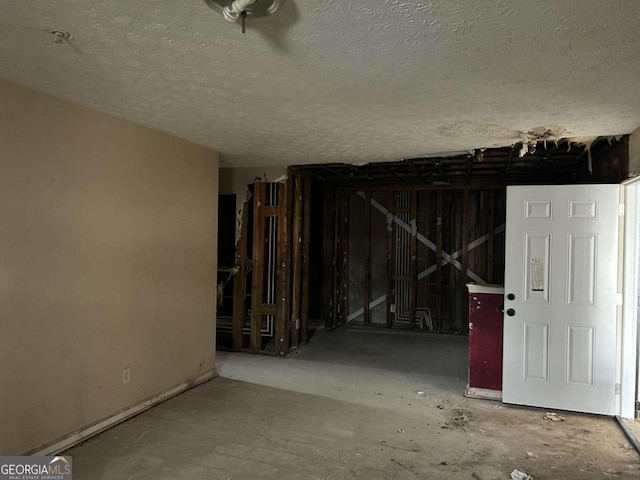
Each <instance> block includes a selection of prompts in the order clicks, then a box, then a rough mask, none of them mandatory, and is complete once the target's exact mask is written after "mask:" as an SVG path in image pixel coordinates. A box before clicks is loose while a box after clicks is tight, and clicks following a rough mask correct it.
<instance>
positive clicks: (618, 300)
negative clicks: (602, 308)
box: [616, 293, 624, 307]
mask: <svg viewBox="0 0 640 480" xmlns="http://www.w3.org/2000/svg"><path fill="white" fill-rule="evenodd" d="M623 303H624V295H622V294H621V293H616V305H617V306H618V307H620V306H621V305H622V304H623Z"/></svg>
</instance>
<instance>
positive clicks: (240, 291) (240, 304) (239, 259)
mask: <svg viewBox="0 0 640 480" xmlns="http://www.w3.org/2000/svg"><path fill="white" fill-rule="evenodd" d="M249 201H250V199H245V201H244V205H243V207H242V225H241V227H240V236H239V237H238V242H237V244H236V267H237V269H238V271H237V272H236V274H235V276H234V277H233V326H232V330H233V331H232V340H231V342H232V349H233V350H240V349H241V348H242V340H243V336H244V335H243V330H244V323H245V319H246V316H247V311H246V306H245V296H246V283H247V276H246V273H247V262H246V259H247V228H248V223H249V222H248V220H249Z"/></svg>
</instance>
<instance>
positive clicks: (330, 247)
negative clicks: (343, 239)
mask: <svg viewBox="0 0 640 480" xmlns="http://www.w3.org/2000/svg"><path fill="white" fill-rule="evenodd" d="M335 195H336V193H335V190H334V189H332V188H328V189H326V190H325V194H324V205H323V213H322V217H323V222H322V224H323V226H324V228H323V237H322V318H323V320H324V322H325V328H326V329H327V330H331V329H332V328H334V327H335V326H336V321H335V305H334V285H335V282H336V275H335V273H336V271H335V267H336V260H335V255H334V253H335V251H336V250H335V241H336V239H335V237H336V235H335V232H336V230H335V224H336V215H335Z"/></svg>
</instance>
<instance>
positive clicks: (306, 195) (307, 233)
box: [300, 177, 311, 342]
mask: <svg viewBox="0 0 640 480" xmlns="http://www.w3.org/2000/svg"><path fill="white" fill-rule="evenodd" d="M302 195H303V201H302V205H303V214H302V299H301V305H300V323H301V326H300V327H301V330H302V340H303V341H304V342H308V341H309V281H310V263H309V262H310V260H311V255H310V251H311V179H310V178H309V177H306V178H305V179H304V181H303V193H302Z"/></svg>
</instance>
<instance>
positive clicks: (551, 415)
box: [542, 412, 565, 422]
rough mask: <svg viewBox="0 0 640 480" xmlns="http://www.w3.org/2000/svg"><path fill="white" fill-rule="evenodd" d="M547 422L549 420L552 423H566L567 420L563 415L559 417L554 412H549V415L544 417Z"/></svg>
mask: <svg viewBox="0 0 640 480" xmlns="http://www.w3.org/2000/svg"><path fill="white" fill-rule="evenodd" d="M542 418H544V419H545V420H549V421H551V422H564V421H565V418H564V417H563V416H562V415H558V414H557V413H554V412H547V414H546V415H545V416H544V417H542Z"/></svg>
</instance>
